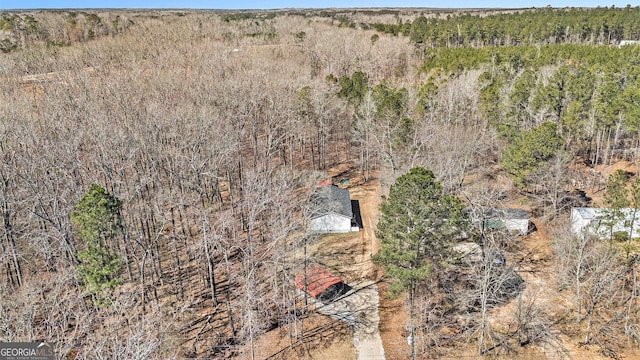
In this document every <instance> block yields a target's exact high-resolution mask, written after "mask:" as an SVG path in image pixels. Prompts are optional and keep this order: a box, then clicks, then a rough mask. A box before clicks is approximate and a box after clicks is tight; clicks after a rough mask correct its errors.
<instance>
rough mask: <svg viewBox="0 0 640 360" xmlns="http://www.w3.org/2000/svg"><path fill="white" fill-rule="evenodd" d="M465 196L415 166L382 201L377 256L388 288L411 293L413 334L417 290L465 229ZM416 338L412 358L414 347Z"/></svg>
mask: <svg viewBox="0 0 640 360" xmlns="http://www.w3.org/2000/svg"><path fill="white" fill-rule="evenodd" d="M462 208H463V206H462V203H461V201H460V199H458V198H456V197H455V196H453V195H446V194H444V193H443V192H442V186H441V185H440V183H438V182H437V181H436V180H435V177H434V175H433V172H431V170H427V169H425V168H422V167H415V168H413V169H411V170H410V171H409V172H408V173H407V174H405V175H402V176H400V177H399V178H398V179H397V180H396V182H395V184H393V185H392V186H391V189H390V190H389V196H388V197H386V198H384V199H383V202H382V204H381V205H380V213H381V218H380V222H378V227H377V229H376V235H377V236H378V238H379V239H380V244H381V248H380V251H379V252H378V254H376V255H374V256H372V260H373V261H374V262H375V263H376V264H378V265H380V266H382V267H383V268H384V271H385V277H387V278H388V279H389V280H391V283H390V285H389V292H390V293H391V295H399V294H400V293H402V292H405V291H406V292H408V293H409V319H410V326H409V327H410V332H411V335H410V336H411V339H414V332H413V330H414V325H413V324H414V311H413V303H414V299H415V295H416V293H417V292H418V291H420V290H422V289H423V286H422V285H423V284H424V283H425V281H424V280H426V279H427V278H428V277H429V276H431V274H432V272H433V270H434V269H436V268H437V267H438V266H439V265H440V263H441V262H442V261H443V260H444V259H446V258H447V257H448V253H449V251H448V248H449V246H448V245H449V244H450V243H452V242H453V241H454V240H455V239H456V238H457V237H459V235H460V234H461V233H462V232H463V231H464V230H465V224H466V222H465V221H464V216H463V213H462ZM414 343H415V341H413V340H412V341H411V358H412V359H413V358H414V355H415V351H414V347H413V344H414Z"/></svg>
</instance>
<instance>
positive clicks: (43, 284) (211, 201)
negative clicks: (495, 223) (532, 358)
mask: <svg viewBox="0 0 640 360" xmlns="http://www.w3.org/2000/svg"><path fill="white" fill-rule="evenodd" d="M639 19H640V8H638V7H630V6H627V7H626V8H594V9H578V8H569V9H554V8H544V9H522V10H518V9H504V10H480V9H475V10H429V9H360V10H348V9H341V10H308V11H306V10H278V11H275V10H274V11H263V12H260V11H237V12H230V11H169V10H165V11H159V10H147V11H124V10H122V11H118V10H110V11H106V10H105V11H90V10H82V11H66V10H65V11H62V10H61V11H25V12H3V13H2V14H0V51H1V53H0V88H1V92H0V109H1V111H0V157H1V158H2V161H0V203H1V204H2V206H1V208H0V209H1V210H0V213H1V214H2V224H1V225H0V266H1V267H2V271H1V273H0V340H2V341H34V340H46V341H50V342H52V343H53V344H54V347H55V349H56V352H57V353H58V355H59V356H62V357H64V358H70V359H72V358H78V359H80V358H114V359H116V358H117V359H122V358H140V359H142V358H151V359H164V358H233V357H235V358H251V359H254V358H266V357H269V356H272V358H296V357H297V358H313V357H314V356H318V354H317V353H314V352H313V351H314V348H329V347H331V346H332V344H334V343H335V341H336V340H335V339H336V338H339V337H340V336H344V334H348V333H349V331H352V330H353V329H352V328H350V327H349V326H347V325H345V324H343V323H340V322H332V323H328V324H327V323H326V321H325V322H323V321H324V320H322V317H321V316H318V314H317V312H315V311H314V309H313V307H311V306H309V299H308V296H307V295H306V294H301V293H300V291H298V289H296V288H295V286H294V284H293V279H294V278H295V276H296V274H298V273H300V271H301V269H306V268H307V266H308V265H311V264H321V265H325V266H326V265H327V264H326V263H325V261H326V259H323V258H321V257H320V256H318V255H317V253H314V252H313V251H315V250H313V251H312V249H316V248H317V247H319V246H321V245H322V244H323V241H325V240H323V237H320V236H318V235H317V234H311V233H309V232H308V231H307V229H308V226H309V221H310V218H311V214H312V213H313V212H314V211H315V209H314V205H313V202H312V201H311V198H312V195H313V191H314V189H316V187H317V185H318V184H319V183H320V182H321V181H322V180H324V179H326V178H333V182H334V183H338V182H339V180H343V179H348V180H349V181H350V183H351V185H350V186H352V187H353V189H356V188H357V186H365V185H366V186H374V188H375V189H376V190H375V197H376V199H378V200H379V199H382V205H381V207H380V210H378V209H373V210H367V211H373V212H375V213H376V215H375V216H372V220H375V221H376V222H377V220H378V218H379V219H380V226H379V227H378V229H377V231H376V234H377V235H378V237H379V238H380V244H381V247H382V251H381V252H380V253H379V255H376V256H374V257H373V262H374V263H376V264H377V265H379V266H380V267H381V269H384V271H386V275H383V273H382V270H380V269H378V270H377V271H374V272H371V273H367V274H363V275H362V277H369V278H370V279H371V280H372V281H376V282H378V288H379V289H380V295H381V300H380V301H381V306H382V307H383V308H384V307H385V306H387V305H388V306H391V305H390V304H394V303H395V302H397V301H400V302H401V304H402V305H401V307H400V309H401V310H400V313H401V314H399V315H396V316H400V318H401V319H403V321H404V320H406V322H407V323H406V324H395V323H396V322H397V321H399V320H398V319H399V318H392V319H390V318H388V317H385V316H391V315H388V314H389V313H391V312H390V311H387V315H384V316H382V317H381V319H380V327H379V328H380V332H381V335H382V338H383V339H382V341H383V344H384V345H385V349H384V350H385V353H386V354H387V357H388V358H408V357H410V356H411V357H414V358H421V359H427V358H437V357H439V356H442V357H448V356H449V357H454V356H467V355H469V354H471V355H476V356H496V355H507V356H516V355H517V354H543V355H545V356H550V357H553V356H560V357H565V356H572V355H575V354H582V355H584V354H587V355H586V356H601V357H610V358H622V357H623V356H627V355H628V354H633V351H637V345H638V342H639V341H640V313H639V310H640V307H639V305H640V304H639V300H638V291H639V289H638V287H639V285H640V284H638V280H637V270H638V262H637V260H638V256H637V254H638V246H637V244H636V239H630V238H620V237H619V236H616V237H615V238H614V237H613V234H612V236H611V237H612V239H610V240H609V241H601V240H598V239H594V238H582V237H578V236H573V235H572V234H571V232H570V227H569V224H568V217H569V210H570V208H571V207H572V206H587V205H589V204H590V201H591V204H593V206H603V205H604V206H608V207H611V208H624V207H631V206H632V207H635V208H638V207H640V195H639V194H640V182H638V181H637V180H636V179H637V173H638V171H640V168H639V166H638V160H639V157H638V154H639V149H640V45H638V44H637V43H634V41H635V42H637V41H639V40H640V20H639ZM620 164H625V167H624V168H623V169H621V170H619V171H614V170H618V169H620V166H621V165H620ZM629 183H631V184H629ZM345 184H347V185H349V182H346V183H345ZM425 184H426V185H425ZM423 192H424V193H423ZM379 194H387V196H385V197H384V198H381V197H380V196H379ZM587 195H588V196H589V197H591V198H589V197H587ZM433 204H438V205H439V206H435V205H433ZM443 204H445V205H446V206H444V205H443ZM636 204H638V205H636ZM490 207H518V208H523V209H526V210H527V211H528V212H529V213H530V214H531V215H532V216H533V218H534V222H535V225H536V226H537V227H538V231H537V232H535V233H533V234H530V235H527V236H518V235H517V234H512V233H509V232H505V231H495V232H492V233H490V234H489V233H486V234H485V232H484V230H482V231H480V230H478V229H472V228H471V227H469V228H466V225H463V223H464V221H465V220H464V212H463V211H462V210H463V208H466V209H471V210H469V211H471V212H474V211H476V210H477V211H480V209H482V208H490ZM408 209H416V210H415V211H414V210H411V211H409V210H408ZM424 209H429V210H428V211H425V210H424ZM403 211H404V212H410V213H411V215H412V216H413V217H412V218H411V226H415V227H416V228H417V229H418V230H419V232H422V235H421V236H428V238H429V239H430V240H429V241H428V242H424V241H416V242H412V243H410V244H409V245H398V244H396V245H394V241H395V239H396V238H397V236H396V235H397V232H395V233H394V232H393V231H396V230H394V229H397V227H396V225H397V224H395V223H394V221H398V220H397V219H398V218H397V217H395V216H397V213H398V212H400V213H402V212H403ZM379 212H380V213H381V215H380V214H378V213H379ZM416 213H417V214H420V216H419V217H417V218H416V217H415V216H414V215H415V214H416ZM434 214H439V216H440V219H446V220H447V221H444V222H442V221H440V220H437V219H436V217H435V215H434ZM394 219H396V220H394ZM425 219H427V220H425ZM402 221H404V220H402ZM425 222H426V223H427V224H437V226H431V225H429V226H425V225H424V224H425ZM444 223H446V224H444ZM404 225H406V226H409V225H407V224H404ZM463 230H464V231H463ZM612 232H613V231H612ZM424 234H427V235H424ZM363 236H364V235H363ZM372 236H373V235H372ZM463 238H464V239H463ZM338 239H339V240H340V239H342V238H338ZM433 239H436V240H433ZM411 240H412V241H413V240H414V239H411ZM536 241H537V242H536ZM459 242H475V243H477V244H479V246H481V248H482V249H483V254H484V255H483V257H484V260H483V261H479V262H467V261H465V260H463V259H460V258H456V256H455V255H454V252H453V251H452V249H453V247H454V246H455V245H456V243H459ZM534 242H536V245H533V243H534ZM541 244H542V245H541ZM314 246H315V247H314ZM394 246H395V248H394ZM403 246H406V247H403ZM398 249H408V250H410V251H408V252H406V253H405V252H403V251H400V252H399V253H395V252H394V251H397V250H398ZM541 249H542V250H541ZM391 250H394V251H391ZM327 251H328V252H330V249H329V250H327ZM407 254H410V255H411V256H413V257H412V258H410V259H408V260H407V259H406V257H405V256H406V255H407ZM501 254H502V255H501ZM505 258H506V261H505ZM340 261H343V260H340ZM349 261H352V259H350V260H344V261H343V262H345V263H348V262H349ZM403 264H407V265H406V266H408V267H410V268H411V269H419V271H417V272H413V273H412V272H403V271H401V269H400V268H401V267H402V266H404V265H403ZM399 269H400V270H399ZM550 269H552V270H550ZM342 276H343V277H344V276H347V277H348V276H350V275H348V274H342ZM351 276H353V275H351ZM387 290H389V291H387ZM552 304H553V306H552ZM376 311H377V309H376ZM402 314H404V315H402ZM403 316H404V317H403ZM319 319H320V320H319ZM272 333H277V334H278V336H279V337H280V338H283V339H286V341H285V342H284V343H283V344H282V345H277V346H276V345H274V344H273V343H271V344H267V345H265V341H264V339H265V338H266V337H267V335H268V334H272ZM396 335H397V336H398V339H399V340H398V341H396V340H393V341H391V340H389V339H395V338H392V337H393V336H396ZM409 336H410V338H411V341H410V342H411V345H412V346H411V347H409V346H404V347H402V349H401V350H395V349H392V346H391V345H389V344H395V342H397V343H402V344H406V343H407V338H408V337H409ZM394 341H395V342H394ZM393 346H395V345H393ZM263 354H267V355H263ZM354 356H355V355H354ZM579 356H580V355H579ZM347 358H349V357H347ZM351 358H355V357H351Z"/></svg>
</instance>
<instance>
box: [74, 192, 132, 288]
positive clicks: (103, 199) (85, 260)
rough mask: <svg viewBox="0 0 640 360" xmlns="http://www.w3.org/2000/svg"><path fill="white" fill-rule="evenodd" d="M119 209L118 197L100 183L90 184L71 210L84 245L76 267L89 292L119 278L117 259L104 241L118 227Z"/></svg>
mask: <svg viewBox="0 0 640 360" xmlns="http://www.w3.org/2000/svg"><path fill="white" fill-rule="evenodd" d="M121 209H122V201H120V200H119V199H118V198H116V197H115V196H113V195H111V194H109V193H107V191H106V190H105V189H104V188H103V187H102V186H100V185H98V184H92V185H91V186H90V187H89V191H88V192H87V193H86V194H84V195H83V196H82V198H80V200H79V201H78V204H77V205H76V207H75V209H74V210H73V211H72V212H71V221H72V222H73V224H74V226H75V232H76V236H78V237H80V238H81V239H83V240H84V242H85V249H84V250H83V251H79V252H78V260H79V261H80V264H79V265H78V267H77V268H76V271H77V273H78V276H79V277H80V280H81V281H82V283H83V284H84V287H85V289H86V290H87V292H88V293H90V294H95V293H98V292H100V291H101V290H103V289H111V288H112V287H113V286H114V285H116V284H117V283H118V282H120V279H119V278H117V274H118V272H119V271H120V259H119V258H118V256H117V255H116V254H114V253H113V252H112V251H111V250H110V249H109V247H108V242H109V241H110V240H112V239H113V238H115V237H116V236H117V235H118V234H119V233H120V232H121V230H122V225H121V222H120V210H121Z"/></svg>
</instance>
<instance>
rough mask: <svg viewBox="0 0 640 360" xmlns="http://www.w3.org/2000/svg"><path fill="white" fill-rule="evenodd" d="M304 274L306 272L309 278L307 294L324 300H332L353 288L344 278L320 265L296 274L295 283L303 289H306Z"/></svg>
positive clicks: (307, 278)
mask: <svg viewBox="0 0 640 360" xmlns="http://www.w3.org/2000/svg"><path fill="white" fill-rule="evenodd" d="M304 274H306V280H307V281H306V284H307V286H306V292H307V294H309V295H311V297H313V298H315V299H318V300H320V301H322V302H325V303H326V302H330V301H332V300H334V299H336V298H337V297H340V296H342V295H344V294H346V293H347V292H348V291H349V290H351V287H350V286H349V285H347V284H345V283H344V282H343V281H342V279H340V278H339V277H337V276H336V275H334V274H332V273H330V272H329V271H327V270H326V269H324V268H322V267H320V266H310V267H309V268H307V271H306V272H303V273H300V274H298V275H296V280H295V282H294V285H295V287H296V288H298V289H300V290H302V291H305V286H304V285H305V281H304V280H305V278H304Z"/></svg>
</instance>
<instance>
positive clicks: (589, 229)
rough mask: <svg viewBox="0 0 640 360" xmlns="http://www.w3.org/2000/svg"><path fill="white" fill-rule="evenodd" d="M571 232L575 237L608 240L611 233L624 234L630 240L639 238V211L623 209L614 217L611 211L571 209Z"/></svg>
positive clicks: (603, 209)
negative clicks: (595, 237)
mask: <svg viewBox="0 0 640 360" xmlns="http://www.w3.org/2000/svg"><path fill="white" fill-rule="evenodd" d="M571 231H572V232H573V233H574V234H576V235H581V236H585V235H595V236H597V237H599V238H601V239H608V238H610V237H611V234H612V233H616V232H621V231H623V232H626V233H627V235H628V236H629V237H631V238H638V237H640V209H632V208H623V209H620V210H619V214H618V215H616V214H615V213H614V210H613V209H605V208H572V209H571Z"/></svg>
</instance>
